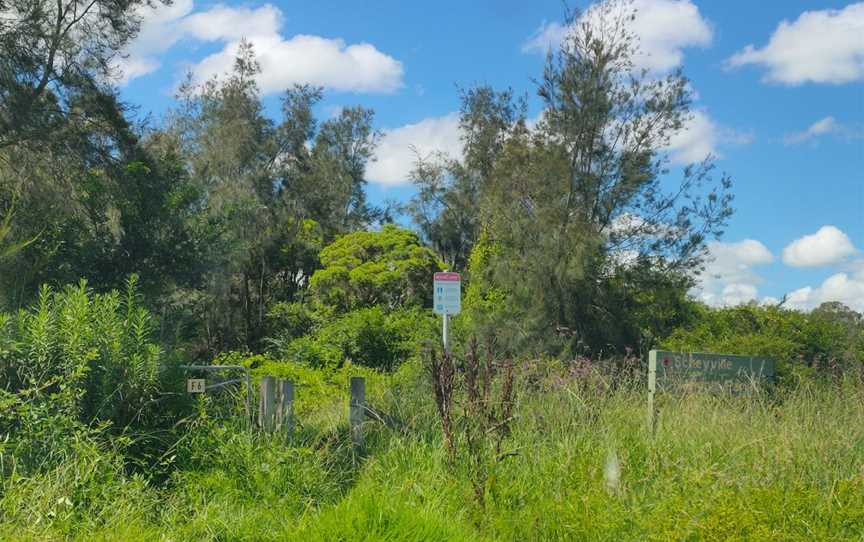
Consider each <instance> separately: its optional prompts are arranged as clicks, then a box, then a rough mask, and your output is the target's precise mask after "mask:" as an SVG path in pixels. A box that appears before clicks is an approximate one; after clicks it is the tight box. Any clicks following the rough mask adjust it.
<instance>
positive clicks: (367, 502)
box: [0, 367, 864, 542]
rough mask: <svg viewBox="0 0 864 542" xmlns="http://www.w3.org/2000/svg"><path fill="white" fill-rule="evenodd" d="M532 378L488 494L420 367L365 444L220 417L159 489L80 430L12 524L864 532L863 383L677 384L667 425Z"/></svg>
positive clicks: (633, 404) (382, 393) (419, 534)
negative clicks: (463, 462) (701, 388)
mask: <svg viewBox="0 0 864 542" xmlns="http://www.w3.org/2000/svg"><path fill="white" fill-rule="evenodd" d="M405 375H408V376H405ZM409 377H410V378H409ZM531 382H532V383H531V385H530V386H528V385H527V384H524V385H523V386H522V387H521V388H520V394H519V396H518V399H519V403H518V408H517V414H518V419H517V422H516V425H515V427H514V433H513V435H512V437H511V438H510V439H509V440H508V441H507V443H506V448H507V450H510V451H513V452H515V455H513V456H511V457H509V458H507V459H505V460H503V461H502V462H501V463H499V464H497V466H495V467H494V468H493V469H492V470H491V472H490V478H489V483H488V484H487V492H486V499H485V501H486V504H485V507H481V506H480V505H478V504H477V503H476V502H475V499H474V497H473V490H472V487H471V484H470V482H469V481H468V480H467V479H466V477H465V470H464V469H463V468H462V467H461V466H457V468H456V470H455V471H452V470H451V469H449V468H448V465H447V461H446V455H445V452H444V448H443V445H442V443H441V437H440V434H439V430H438V426H437V424H436V418H435V415H434V406H433V405H432V404H431V402H430V400H429V397H430V394H429V390H428V389H427V387H426V384H425V383H423V382H422V378H421V373H420V372H419V369H417V368H416V367H414V368H413V369H411V368H407V369H406V371H405V374H403V377H402V378H399V379H395V380H394V381H393V382H391V384H389V385H386V386H387V387H386V388H382V389H376V390H370V391H371V392H372V393H371V396H373V397H375V401H376V402H377V405H378V406H379V408H381V409H383V410H386V411H387V412H389V413H391V414H392V415H393V417H394V418H395V419H397V420H399V422H398V424H397V425H396V427H390V428H388V427H384V426H382V425H381V424H378V423H375V422H370V423H369V426H368V431H367V449H366V451H365V453H364V454H355V453H354V451H353V450H352V449H351V448H350V446H349V445H348V434H347V431H346V428H345V427H344V425H339V424H336V425H334V424H333V423H332V420H331V418H332V416H325V417H322V418H321V419H322V420H324V419H326V420H327V421H326V423H325V422H323V421H320V423H319V422H316V423H318V425H316V424H315V423H311V422H310V423H306V424H305V425H304V426H303V427H301V429H300V430H299V431H298V434H297V435H296V436H295V439H294V440H293V441H292V442H290V443H289V442H286V441H285V439H283V438H281V437H278V436H277V437H273V438H269V437H261V436H249V435H247V434H244V433H243V432H242V431H239V430H235V429H234V428H232V427H226V426H225V424H224V423H221V422H215V421H210V422H207V423H202V424H200V425H199V426H196V427H195V428H194V429H193V430H194V431H195V432H196V433H195V435H194V438H192V437H190V438H189V439H188V441H187V442H185V443H184V444H183V445H182V446H178V448H177V450H176V452H177V454H178V458H177V459H176V461H177V465H179V466H180V467H179V468H178V470H177V471H175V473H174V475H173V476H172V478H171V479H170V480H169V481H168V482H167V483H165V484H163V485H161V486H155V485H153V484H150V483H147V482H146V481H145V480H144V479H143V478H139V477H134V476H130V475H128V474H124V470H123V467H122V462H121V461H120V458H119V457H116V456H114V455H112V452H109V451H107V450H104V449H99V448H95V447H92V446H89V445H84V444H82V446H80V447H78V448H77V450H78V451H77V453H76V455H75V456H74V457H70V458H69V460H68V461H67V462H66V463H64V464H63V465H61V466H60V467H58V468H56V469H53V470H51V471H48V472H43V473H41V474H39V475H38V476H33V477H29V478H20V477H16V476H15V475H12V474H10V475H7V477H6V480H5V482H4V485H3V488H2V496H0V514H2V517H0V539H2V540H82V541H83V540H88V541H89V540H124V541H126V540H131V541H135V540H142V541H143V540H166V541H167V540H171V541H174V542H177V541H185V540H189V541H192V540H195V541H199V540H205V541H241V540H249V541H252V540H255V541H259V540H263V541H266V540H303V541H304V542H307V541H308V542H311V541H318V540H320V541H332V540H345V541H348V540H352V541H353V540H358V541H359V540H368V541H372V540H393V541H397V540H398V541H402V540H408V541H410V540H416V541H421V540H429V541H433V540H435V541H438V540H478V541H481V540H490V541H491V540H597V541H600V540H610V541H620V540H657V541H661V540H669V541H673V540H674V541H677V540H694V541H696V540H706V541H714V540H717V541H719V540H724V541H725V540H760V541H784V540H864V385H862V384H861V383H860V382H846V383H842V384H840V385H836V386H834V385H810V386H802V387H799V388H798V389H795V390H791V391H787V392H784V393H783V394H782V395H779V394H778V395H775V396H773V397H769V396H767V395H766V394H764V393H749V394H745V395H738V396H730V395H726V396H715V395H711V394H707V393H689V394H686V395H682V396H662V397H660V398H659V401H658V404H659V407H660V414H659V417H658V424H657V429H656V433H655V434H653V435H652V434H650V433H649V431H647V430H646V427H645V417H646V416H645V415H646V412H645V394H644V392H643V391H642V390H641V389H638V388H635V387H633V388H630V387H626V386H625V387H623V388H620V389H618V390H611V389H609V387H608V386H606V385H605V384H604V383H603V382H602V380H598V379H588V380H584V379H576V378H572V377H569V376H568V375H567V374H566V373H564V372H560V373H556V372H555V371H552V372H550V374H547V375H543V376H542V377H540V378H534V379H532V380H531ZM376 385H378V386H382V387H383V386H385V383H384V380H382V381H381V382H379V383H378V384H376ZM325 408H328V409H330V408H332V406H331V405H329V404H328V405H327V406H326V407H325ZM312 419H315V418H314V417H313V418H312ZM616 460H617V461H616ZM615 463H617V466H618V470H619V472H620V476H619V478H618V481H617V483H615V482H614V481H613V480H610V479H609V474H608V473H609V472H610V468H611V466H612V464H615ZM611 470H614V469H611Z"/></svg>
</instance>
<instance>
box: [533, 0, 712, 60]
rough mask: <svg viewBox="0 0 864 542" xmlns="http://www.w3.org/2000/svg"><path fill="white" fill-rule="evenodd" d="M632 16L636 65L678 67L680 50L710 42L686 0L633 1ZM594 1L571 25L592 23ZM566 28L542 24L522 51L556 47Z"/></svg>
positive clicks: (705, 24) (595, 10)
mask: <svg viewBox="0 0 864 542" xmlns="http://www.w3.org/2000/svg"><path fill="white" fill-rule="evenodd" d="M633 7H634V8H635V9H636V18H635V20H633V21H632V23H631V27H630V28H631V30H632V31H633V33H634V34H635V35H636V36H637V37H638V38H639V45H640V52H639V54H638V55H636V58H634V64H635V65H636V67H637V68H645V69H647V70H649V71H651V72H655V73H662V72H666V71H669V70H671V69H672V68H675V67H677V66H680V65H681V63H682V62H683V61H684V49H686V48H688V47H707V46H709V45H711V40H712V38H713V33H712V30H711V27H710V25H709V24H708V21H706V20H705V19H704V18H703V17H702V15H701V14H700V13H699V8H698V7H697V6H696V5H695V4H693V3H692V2H691V1H690V0H635V2H634V3H633ZM598 16H599V10H598V8H597V4H595V5H592V6H591V7H589V8H588V9H587V10H586V11H585V13H583V14H582V16H581V17H580V18H579V19H578V20H577V21H576V23H575V24H581V23H583V22H587V23H588V24H592V25H595V24H596V22H595V21H596V20H597V19H598ZM568 32H569V28H567V27H565V26H564V25H561V24H560V23H554V22H553V23H548V24H543V25H542V26H541V27H540V28H539V29H537V31H536V32H535V34H534V35H533V36H532V37H531V38H530V39H528V41H526V42H525V43H524V44H523V45H522V50H523V51H524V52H528V53H530V52H540V53H545V52H546V51H547V50H549V49H550V48H553V49H554V48H556V47H558V46H559V45H560V44H561V42H562V41H563V40H564V39H565V38H566V37H567V33H568Z"/></svg>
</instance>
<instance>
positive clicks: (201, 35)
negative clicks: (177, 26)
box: [182, 4, 282, 41]
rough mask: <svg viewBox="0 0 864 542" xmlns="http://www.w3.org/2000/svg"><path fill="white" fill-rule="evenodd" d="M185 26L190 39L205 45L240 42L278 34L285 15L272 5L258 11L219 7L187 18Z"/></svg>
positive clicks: (257, 9) (184, 21)
mask: <svg viewBox="0 0 864 542" xmlns="http://www.w3.org/2000/svg"><path fill="white" fill-rule="evenodd" d="M182 26H183V29H184V30H185V31H186V32H187V33H188V34H189V35H190V36H192V37H194V38H196V39H199V40H202V41H225V40H233V41H239V40H240V39H242V38H253V37H256V36H273V35H274V34H278V33H279V27H281V26H282V12H281V11H279V8H277V7H275V6H272V5H270V4H266V5H263V6H261V7H260V8H256V9H250V8H232V7H227V6H222V5H218V6H215V7H213V8H211V9H209V10H207V11H201V12H198V13H194V14H192V15H190V16H188V17H186V18H185V19H184V20H183V24H182Z"/></svg>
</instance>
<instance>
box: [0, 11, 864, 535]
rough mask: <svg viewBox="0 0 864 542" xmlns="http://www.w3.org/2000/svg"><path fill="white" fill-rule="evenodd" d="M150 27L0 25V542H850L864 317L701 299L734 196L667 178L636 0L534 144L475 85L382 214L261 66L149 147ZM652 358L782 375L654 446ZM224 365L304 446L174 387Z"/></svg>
mask: <svg viewBox="0 0 864 542" xmlns="http://www.w3.org/2000/svg"><path fill="white" fill-rule="evenodd" d="M140 6H141V3H140V2H134V1H133V2H121V3H119V4H118V3H105V2H100V0H96V1H95V2H87V3H80V2H78V1H77V0H63V1H60V2H57V3H56V5H53V4H51V5H49V4H48V3H44V2H43V3H40V2H28V1H23V0H22V1H16V0H13V1H11V2H5V3H4V2H3V1H2V0H0V12H2V13H3V14H4V15H3V16H2V17H0V539H2V540H88V541H89V540H130V541H134V540H142V541H143V540H147V541H149V540H177V541H179V540H196V541H197V540H212V541H217V540H219V541H223V540H293V539H304V540H305V539H308V540H322V541H323V540H327V541H329V540H478V541H479V540H583V539H584V540H741V539H749V540H765V541H769V540H771V541H780V540H860V539H861V536H862V533H864V512H862V510H864V470H862V465H864V422H862V420H864V320H862V316H861V315H860V314H858V313H856V312H854V311H852V310H850V309H849V308H847V307H844V306H842V305H840V304H838V303H827V304H824V305H823V306H821V307H819V308H818V309H816V310H813V311H811V312H809V313H804V312H799V311H793V310H789V309H786V308H784V307H783V306H782V303H781V304H779V305H777V306H757V305H745V306H738V307H730V308H714V307H708V306H705V305H702V304H700V303H697V302H695V301H694V300H693V299H692V298H691V297H690V296H689V295H688V292H689V290H690V288H691V287H692V286H693V284H694V281H695V280H697V279H698V275H699V273H700V270H701V267H702V264H703V263H704V259H705V257H706V246H707V245H706V243H707V241H708V240H709V239H711V238H714V237H717V236H719V235H721V234H722V230H723V228H724V227H725V224H726V223H727V222H728V220H729V219H730V216H731V201H732V198H731V194H730V190H731V183H730V180H729V178H728V177H727V176H726V175H725V174H723V175H721V174H717V173H716V172H715V169H714V164H713V162H712V161H711V160H708V161H706V162H704V163H701V164H694V165H691V166H690V167H686V168H683V169H682V170H680V171H678V170H677V169H674V168H670V167H669V164H668V158H667V156H666V152H665V151H664V147H665V144H666V142H668V140H669V138H670V137H671V136H672V135H673V134H675V133H676V132H677V131H678V130H680V129H681V127H682V125H683V123H684V122H685V121H686V120H687V118H688V116H689V115H690V111H689V105H690V99H691V97H690V92H691V91H690V90H689V86H688V85H687V81H686V79H685V78H684V77H683V75H682V74H681V73H674V74H672V75H670V76H669V77H667V78H665V79H662V80H659V79H656V78H653V77H651V76H649V75H648V74H646V73H636V72H635V71H634V70H633V66H632V62H631V59H632V58H633V55H634V54H635V53H636V51H637V48H638V43H637V42H636V41H634V39H633V37H632V35H631V33H630V31H629V30H628V21H629V20H630V18H629V15H630V13H629V11H627V6H628V4H627V3H626V2H621V1H618V0H606V1H604V2H601V4H600V8H598V9H599V11H598V12H597V15H598V16H599V17H601V18H602V19H603V20H604V22H605V23H606V24H604V25H602V27H601V28H600V29H598V28H595V27H593V26H591V25H588V24H580V25H577V26H576V27H575V31H574V32H573V33H572V35H570V36H569V37H568V38H567V39H566V40H565V42H564V44H563V46H562V48H561V49H560V51H558V52H556V53H553V54H551V55H550V56H549V58H548V62H547V65H546V69H545V71H544V73H543V74H542V77H541V78H540V80H539V81H538V85H537V92H538V96H539V97H540V99H541V100H542V102H543V105H544V114H543V115H542V116H541V118H540V119H539V120H538V121H537V122H536V123H533V122H531V123H529V122H528V120H527V119H526V105H525V104H526V100H525V99H523V98H519V97H516V96H514V95H513V93H512V92H511V91H509V90H503V91H502V90H496V89H493V88H489V87H483V86H481V87H477V88H473V89H468V90H466V91H465V92H464V94H463V96H462V110H461V118H460V124H461V128H462V133H463V141H462V143H463V145H464V153H463V157H462V158H460V159H455V158H453V157H447V156H432V157H423V158H422V159H420V160H418V163H417V167H416V170H415V172H414V180H415V182H416V185H417V189H418V190H417V195H416V196H415V197H414V198H413V199H412V200H411V201H410V202H408V203H407V204H406V205H405V206H404V207H402V208H396V207H392V206H382V207H378V206H375V205H372V204H370V203H369V202H368V201H367V200H366V192H365V184H366V180H365V169H366V165H367V163H368V161H369V160H370V159H371V157H372V156H373V151H374V148H375V144H376V142H377V140H378V133H377V132H376V131H375V130H374V129H373V112H372V111H371V110H367V109H364V108H361V107H347V108H344V109H343V110H342V111H341V112H340V113H339V114H338V115H337V116H335V117H333V118H330V119H327V120H323V121H321V120H318V119H316V118H315V115H314V107H315V105H316V103H318V101H319V100H320V99H321V97H322V90H321V89H319V88H314V87H310V86H303V85H301V86H295V87H293V88H290V89H286V91H285V93H284V95H283V98H282V102H281V111H280V112H279V115H277V116H278V118H272V117H270V116H268V115H267V114H266V113H265V108H264V107H263V105H262V101H261V96H260V93H259V90H258V87H257V85H256V77H257V75H258V72H259V67H258V64H257V62H256V60H255V54H254V51H253V49H252V46H251V45H250V44H248V43H243V44H242V45H241V46H240V47H239V50H238V56H237V59H236V62H235V64H234V67H233V70H232V71H231V73H228V74H225V75H224V76H223V77H221V78H215V79H213V80H210V81H207V82H205V83H203V84H202V85H198V86H193V85H192V84H191V83H189V84H186V85H184V86H183V87H182V88H181V89H180V90H179V92H178V96H177V100H176V104H175V107H174V109H173V110H172V111H171V112H170V114H168V115H167V116H166V117H165V118H164V119H161V120H160V121H159V122H157V123H152V124H148V123H145V124H144V125H140V124H136V123H134V122H132V120H130V119H131V118H130V116H129V115H128V112H127V109H128V106H127V105H125V104H123V103H122V102H121V101H120V99H119V97H118V94H117V91H116V89H115V88H114V87H113V86H112V85H113V83H112V79H111V77H112V76H115V75H116V73H113V72H115V71H116V67H117V66H118V65H119V64H118V57H117V55H118V52H119V51H120V50H121V48H122V46H123V45H124V44H125V43H127V42H128V40H129V39H131V38H132V37H133V36H134V35H135V32H136V30H137V27H138V23H139V21H138V13H139V11H138V8H140ZM10 14H11V15H10ZM574 20H575V19H574ZM572 22H573V21H572V20H571V21H567V23H572ZM81 59H86V61H82V60H81ZM676 176H679V177H677V182H675V179H676ZM673 182H674V186H675V189H674V190H672V191H668V188H669V187H670V186H672V184H670V183H673ZM399 213H404V216H406V217H408V218H410V219H411V220H412V221H413V225H414V226H415V227H416V231H412V230H410V229H407V228H405V227H400V226H397V225H395V224H393V222H394V221H395V220H396V218H397V217H398V214H399ZM445 268H447V269H451V270H456V271H460V272H461V273H462V276H463V278H464V281H465V286H464V289H465V291H464V299H463V301H464V303H463V305H464V312H463V313H462V314H460V315H459V316H457V317H455V318H454V319H453V321H452V328H451V329H452V340H451V349H450V351H448V352H436V350H435V348H434V345H435V344H436V342H437V338H438V329H437V326H438V325H439V321H438V320H437V318H436V317H434V316H433V315H432V314H431V311H430V310H429V309H430V306H431V275H432V274H433V273H435V272H436V271H439V270H443V269H445ZM516 279H518V280H516ZM657 347H662V348H669V349H676V350H686V351H696V350H709V351H722V352H727V353H733V354H734V353H741V354H751V355H761V356H771V357H773V358H774V359H775V360H777V362H778V367H779V374H780V379H779V380H778V382H777V383H776V384H777V385H775V386H771V387H767V388H760V387H758V386H755V385H754V386H752V387H751V388H749V389H748V390H747V391H745V392H739V393H737V394H733V393H731V392H729V391H728V390H727V392H724V393H718V392H716V391H713V390H710V389H693V390H690V391H688V392H686V393H681V394H665V395H664V394H660V395H659V396H658V397H657V406H658V409H659V414H658V423H657V427H656V431H653V432H652V431H649V429H648V428H647V426H646V423H645V419H646V414H647V412H646V401H645V399H646V398H645V384H644V373H645V361H646V357H647V352H648V350H650V349H651V348H657ZM210 363H214V364H224V365H240V366H243V367H246V368H248V369H249V370H250V373H251V375H252V378H253V388H256V386H255V384H256V383H257V380H258V379H259V378H260V377H262V376H274V377H278V378H289V379H291V380H293V381H294V383H295V384H296V386H297V388H296V389H297V392H296V393H297V400H296V403H295V414H296V424H295V427H294V430H293V432H292V433H291V434H290V435H289V434H286V432H284V431H283V432H277V433H273V434H268V433H265V432H263V431H260V430H259V428H257V427H251V428H249V427H248V426H247V419H246V415H247V413H246V412H245V410H244V404H245V397H246V390H244V389H243V387H242V384H233V385H226V386H224V387H223V388H221V389H220V390H219V391H213V390H212V389H211V391H209V392H208V393H205V394H203V395H192V394H187V393H185V380H186V378H187V377H188V376H189V373H188V369H185V368H184V366H186V365H190V364H210ZM352 376H363V377H365V379H366V385H367V388H368V393H367V403H368V404H367V409H366V423H365V424H364V427H363V431H364V433H365V444H364V445H363V446H362V447H355V446H353V445H352V440H351V434H350V429H349V427H348V423H347V420H346V418H347V416H346V414H347V402H348V397H347V382H348V379H349V378H350V377H352Z"/></svg>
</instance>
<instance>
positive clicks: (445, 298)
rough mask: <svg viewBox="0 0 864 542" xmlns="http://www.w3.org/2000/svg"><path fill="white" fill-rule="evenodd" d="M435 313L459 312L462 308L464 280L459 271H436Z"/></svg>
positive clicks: (433, 285) (434, 280)
mask: <svg viewBox="0 0 864 542" xmlns="http://www.w3.org/2000/svg"><path fill="white" fill-rule="evenodd" d="M432 278H433V282H432V287H433V292H434V295H433V301H432V311H433V312H434V313H435V314H459V312H460V311H461V310H462V281H461V278H460V277H459V273H435V275H434V276H433V277H432Z"/></svg>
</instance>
